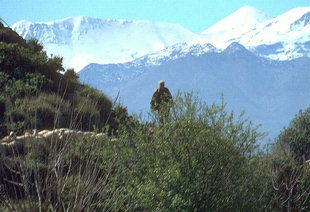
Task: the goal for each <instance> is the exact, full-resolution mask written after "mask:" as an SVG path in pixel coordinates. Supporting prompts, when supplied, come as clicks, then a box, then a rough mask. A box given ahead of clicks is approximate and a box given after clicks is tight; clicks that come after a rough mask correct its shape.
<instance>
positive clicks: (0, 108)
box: [0, 96, 6, 124]
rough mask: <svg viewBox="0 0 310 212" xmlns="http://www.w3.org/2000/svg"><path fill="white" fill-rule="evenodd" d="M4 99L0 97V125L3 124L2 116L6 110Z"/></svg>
mask: <svg viewBox="0 0 310 212" xmlns="http://www.w3.org/2000/svg"><path fill="white" fill-rule="evenodd" d="M5 105H6V103H5V98H4V97H2V96H0V124H2V123H3V122H4V114H5V110H6V106H5Z"/></svg>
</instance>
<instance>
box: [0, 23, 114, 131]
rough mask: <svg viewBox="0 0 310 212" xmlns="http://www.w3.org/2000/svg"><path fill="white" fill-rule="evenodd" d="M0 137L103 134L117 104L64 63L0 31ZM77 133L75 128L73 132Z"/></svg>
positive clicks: (31, 42)
mask: <svg viewBox="0 0 310 212" xmlns="http://www.w3.org/2000/svg"><path fill="white" fill-rule="evenodd" d="M0 41H1V42H0V106H1V110H0V115H1V119H0V121H1V122H0V125H1V135H2V136H3V135H4V134H6V133H8V132H9V131H11V130H14V131H17V132H22V131H24V130H25V129H34V128H35V129H52V128H55V127H68V126H69V125H70V124H72V123H74V124H75V126H74V128H79V129H84V130H94V129H95V128H96V129H101V128H102V127H103V126H104V125H105V124H106V123H107V122H108V117H109V116H110V114H111V110H112V102H111V100H110V99H109V98H108V97H107V96H106V95H105V94H103V93H101V92H99V91H97V90H95V89H94V88H91V87H89V86H87V85H82V84H81V83H79V79H78V76H77V75H76V74H75V72H74V70H73V69H67V70H65V69H64V68H63V65H62V58H61V57H59V56H53V55H51V56H48V55H47V54H46V52H45V51H44V49H43V46H42V45H40V44H39V43H38V42H37V41H36V40H29V41H25V40H24V39H23V38H21V37H20V36H19V35H18V34H17V33H16V32H14V31H12V30H11V29H10V28H7V27H4V26H0ZM72 127H73V126H72Z"/></svg>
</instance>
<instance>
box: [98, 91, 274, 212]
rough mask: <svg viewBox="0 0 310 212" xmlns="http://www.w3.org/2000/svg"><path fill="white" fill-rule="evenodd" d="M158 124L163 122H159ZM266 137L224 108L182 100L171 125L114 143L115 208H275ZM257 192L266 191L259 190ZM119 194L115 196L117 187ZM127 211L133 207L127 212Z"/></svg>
mask: <svg viewBox="0 0 310 212" xmlns="http://www.w3.org/2000/svg"><path fill="white" fill-rule="evenodd" d="M157 121H158V120H156V122H157ZM260 136H261V134H259V133H257V131H256V129H255V128H253V127H251V124H250V123H248V122H247V121H244V120H243V119H242V118H241V117H240V118H234V116H233V114H232V113H226V112H225V109H224V105H212V106H206V105H204V104H203V103H201V102H199V101H198V100H197V99H195V98H194V97H193V96H192V95H190V94H186V95H184V96H179V97H177V98H176V100H175V107H174V108H173V110H172V112H171V119H170V120H169V122H167V123H165V124H164V125H160V127H156V126H155V125H152V124H150V123H149V124H145V125H141V126H140V127H138V128H135V130H134V131H123V134H121V135H120V139H119V140H118V141H117V142H114V143H113V142H111V143H106V144H105V145H106V147H105V148H104V149H103V157H104V158H106V159H105V160H104V161H106V163H104V164H103V165H109V163H108V161H110V160H112V158H113V157H116V161H115V162H114V166H113V167H114V170H115V175H113V177H114V178H113V179H112V181H113V182H114V181H115V184H113V185H114V186H115V187H114V189H118V190H119V192H117V195H116V194H115V201H112V202H111V204H112V205H111V207H115V208H117V207H121V208H126V207H129V208H132V210H134V211H259V210H261V209H262V205H266V206H265V207H266V208H267V205H268V203H269V199H268V198H269V196H268V195H267V194H266V193H268V192H265V190H266V183H265V181H264V182H260V179H262V178H263V177H264V176H265V173H264V172H259V171H257V170H256V169H257V168H258V167H260V166H261V165H260V160H261V159H260V158H259V157H258V156H256V157H254V156H251V155H252V154H253V155H255V153H254V151H255V149H256V144H255V143H256V140H257V139H259V138H260ZM254 188H255V190H256V191H258V192H253V189H254ZM111 190H113V189H112V188H111ZM124 210H125V209H124Z"/></svg>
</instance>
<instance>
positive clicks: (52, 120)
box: [17, 93, 71, 129]
mask: <svg viewBox="0 0 310 212" xmlns="http://www.w3.org/2000/svg"><path fill="white" fill-rule="evenodd" d="M17 108H18V110H20V111H24V113H25V114H26V121H27V122H26V125H25V129H53V128H55V127H66V126H68V125H69V123H70V121H71V119H70V116H71V113H70V104H69V102H68V101H66V100H64V99H63V98H61V97H60V96H58V95H56V94H47V93H41V94H40V95H39V96H38V97H29V98H24V99H22V100H20V101H19V102H18V103H17Z"/></svg>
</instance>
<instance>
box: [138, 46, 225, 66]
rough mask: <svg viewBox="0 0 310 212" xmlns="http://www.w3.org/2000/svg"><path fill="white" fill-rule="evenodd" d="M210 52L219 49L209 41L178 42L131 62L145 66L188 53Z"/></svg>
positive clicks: (158, 63) (174, 58) (159, 63)
mask: <svg viewBox="0 0 310 212" xmlns="http://www.w3.org/2000/svg"><path fill="white" fill-rule="evenodd" d="M212 52H220V50H219V49H217V48H215V47H214V46H213V45H212V44H210V43H205V44H194V45H191V44H188V43H179V44H175V45H173V46H169V47H167V48H165V49H163V50H161V51H158V52H155V53H152V54H148V55H146V56H144V57H141V58H139V59H137V60H134V61H133V63H134V64H135V65H136V66H141V65H144V66H145V65H146V64H147V65H156V66H158V65H161V64H162V63H164V62H167V61H170V60H176V59H180V58H184V57H186V56H189V55H195V56H199V55H202V54H205V53H212Z"/></svg>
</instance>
